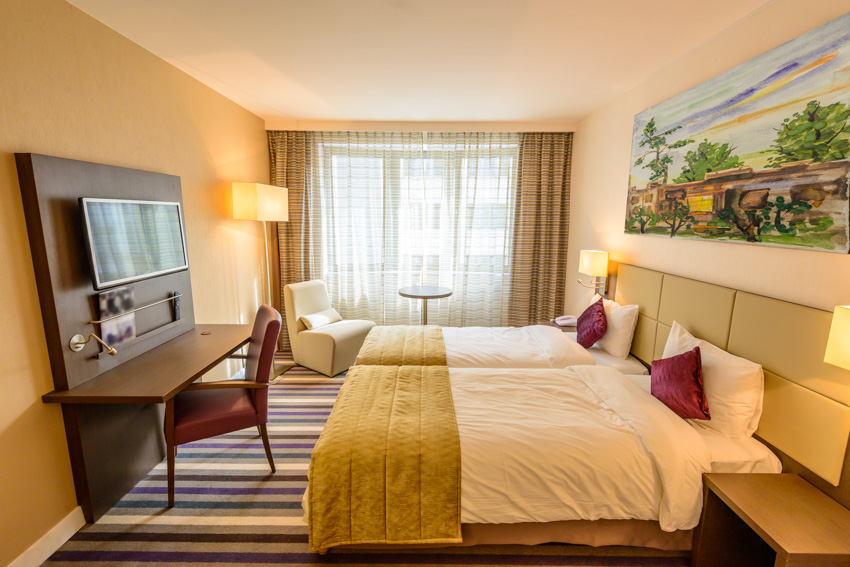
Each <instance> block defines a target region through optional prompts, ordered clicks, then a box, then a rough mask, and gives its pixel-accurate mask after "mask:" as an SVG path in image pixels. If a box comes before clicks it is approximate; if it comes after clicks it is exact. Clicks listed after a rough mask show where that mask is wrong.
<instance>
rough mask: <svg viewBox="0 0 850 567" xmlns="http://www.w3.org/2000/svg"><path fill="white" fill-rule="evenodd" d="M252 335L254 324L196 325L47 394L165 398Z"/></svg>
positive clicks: (142, 400)
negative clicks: (125, 359)
mask: <svg viewBox="0 0 850 567" xmlns="http://www.w3.org/2000/svg"><path fill="white" fill-rule="evenodd" d="M250 338H251V325H196V326H195V328H194V329H192V330H191V331H188V332H186V333H183V334H182V335H179V336H177V337H175V338H173V339H171V340H170V341H168V342H166V343H163V344H161V345H160V346H158V347H156V348H153V349H151V350H149V351H147V352H146V353H144V354H140V355H139V356H137V357H135V358H131V359H130V360H128V361H127V362H124V363H122V364H120V365H118V366H116V367H115V368H113V369H111V370H107V371H106V372H104V373H103V374H99V375H98V376H95V377H94V378H92V379H91V380H88V381H86V382H84V383H82V384H80V385H79V386H76V387H74V388H71V389H70V390H64V391H56V390H54V391H53V392H50V393H49V394H45V395H44V396H42V398H41V399H42V400H43V401H44V402H52V403H64V404H150V403H164V402H166V401H168V400H170V399H171V398H173V397H174V396H175V395H176V394H177V393H178V392H179V391H180V390H182V389H183V388H185V387H186V386H188V385H189V384H191V383H192V382H194V381H195V380H197V379H198V378H200V377H201V376H202V375H204V374H205V373H207V372H209V371H210V370H211V369H212V368H213V367H214V366H216V365H217V364H218V363H220V362H221V361H223V360H224V359H226V358H227V357H228V356H230V355H231V354H232V353H233V352H234V351H236V350H237V349H239V348H240V347H241V346H243V345H245V344H246V343H247V342H248V341H249V339H250ZM118 356H121V354H120V352H119V354H118Z"/></svg>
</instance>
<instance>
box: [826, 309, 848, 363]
mask: <svg viewBox="0 0 850 567" xmlns="http://www.w3.org/2000/svg"><path fill="white" fill-rule="evenodd" d="M823 361H824V362H828V363H829V364H832V365H835V366H838V367H840V368H846V369H848V370H850V305H836V306H835V311H834V312H833V314H832V326H830V328H829V340H827V341H826V354H825V355H824V357H823Z"/></svg>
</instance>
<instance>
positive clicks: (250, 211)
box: [233, 183, 289, 222]
mask: <svg viewBox="0 0 850 567" xmlns="http://www.w3.org/2000/svg"><path fill="white" fill-rule="evenodd" d="M233 218H235V219H245V220H258V221H283V222H286V221H288V220H289V191H288V190H287V189H286V187H275V186H273V185H263V184H262V183H234V184H233Z"/></svg>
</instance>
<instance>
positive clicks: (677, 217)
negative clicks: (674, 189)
mask: <svg viewBox="0 0 850 567" xmlns="http://www.w3.org/2000/svg"><path fill="white" fill-rule="evenodd" d="M658 221H659V222H662V223H664V224H666V225H667V226H669V227H670V238H673V237H674V236H676V233H677V232H679V230H680V229H681V228H682V227H683V226H685V227H686V228H691V226H692V225H693V223H694V222H696V219H695V218H694V217H693V216H692V215H691V208H690V207H689V206H688V203H687V202H683V201H679V202H677V203H676V206H675V208H674V209H673V210H671V211H664V212H662V213H660V214H659V215H658Z"/></svg>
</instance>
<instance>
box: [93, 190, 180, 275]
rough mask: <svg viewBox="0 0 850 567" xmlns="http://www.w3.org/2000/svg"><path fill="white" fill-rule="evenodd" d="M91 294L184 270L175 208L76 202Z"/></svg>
mask: <svg viewBox="0 0 850 567" xmlns="http://www.w3.org/2000/svg"><path fill="white" fill-rule="evenodd" d="M80 207H81V208H82V212H83V222H84V224H85V234H86V244H87V247H88V252H89V259H90V261H91V269H92V282H93V284H94V288H95V289H96V290H101V289H106V288H110V287H114V286H116V285H122V284H127V283H130V282H135V281H139V280H144V279H147V278H152V277H155V276H162V275H165V274H170V273H172V272H179V271H181V270H186V269H188V268H189V260H188V257H187V254H186V233H185V230H184V228H183V212H182V210H181V207H180V203H177V202H167V201H135V200H126V199H93V198H82V199H80Z"/></svg>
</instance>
